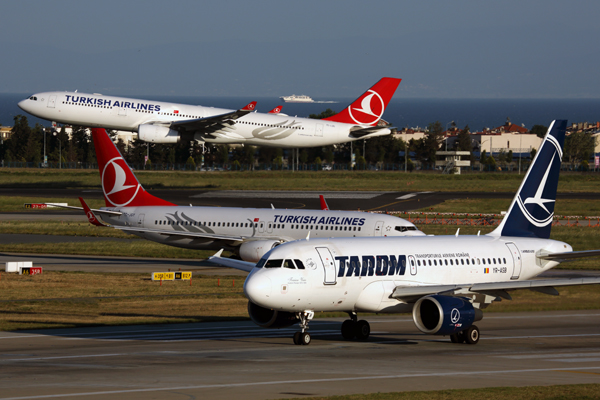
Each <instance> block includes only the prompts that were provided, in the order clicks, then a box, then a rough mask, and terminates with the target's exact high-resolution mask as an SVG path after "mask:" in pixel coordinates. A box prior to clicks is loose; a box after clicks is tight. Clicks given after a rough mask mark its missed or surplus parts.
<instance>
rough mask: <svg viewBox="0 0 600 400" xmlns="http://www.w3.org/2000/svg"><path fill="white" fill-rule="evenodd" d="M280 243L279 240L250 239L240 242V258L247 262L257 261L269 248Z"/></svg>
mask: <svg viewBox="0 0 600 400" xmlns="http://www.w3.org/2000/svg"><path fill="white" fill-rule="evenodd" d="M280 244H281V241H279V240H252V241H250V242H245V243H242V245H241V246H240V248H239V249H238V253H239V255H240V258H241V259H242V260H244V261H248V262H254V263H255V262H258V260H260V259H261V258H262V256H264V255H265V254H266V253H267V252H268V251H269V250H271V249H272V248H275V247H277V246H279V245H280Z"/></svg>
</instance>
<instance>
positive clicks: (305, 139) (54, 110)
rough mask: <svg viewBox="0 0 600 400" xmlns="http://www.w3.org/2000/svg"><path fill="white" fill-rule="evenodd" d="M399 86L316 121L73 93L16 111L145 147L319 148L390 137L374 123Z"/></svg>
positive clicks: (33, 101) (387, 85)
mask: <svg viewBox="0 0 600 400" xmlns="http://www.w3.org/2000/svg"><path fill="white" fill-rule="evenodd" d="M399 84H400V79H396V78H382V79H381V80H380V81H379V82H377V83H376V84H375V85H374V86H373V87H371V88H370V89H369V90H367V91H366V92H365V93H364V94H363V95H362V96H360V97H359V98H358V99H356V100H355V101H354V102H353V103H352V104H350V105H349V106H348V107H347V108H345V109H344V110H342V111H341V112H340V113H338V114H336V115H334V116H331V117H328V118H324V119H321V120H316V119H310V118H298V117H290V116H288V115H285V114H281V113H280V111H281V107H277V108H275V109H273V110H271V111H270V112H269V113H257V112H253V111H255V107H256V102H252V103H250V104H248V105H247V106H245V107H243V108H241V109H239V110H227V109H221V108H213V107H203V106H193V105H188V104H175V103H165V102H160V101H148V100H139V99H129V98H123V97H114V96H104V95H101V94H98V93H94V94H85V93H77V92H44V93H36V94H33V95H31V96H30V97H29V98H27V99H25V100H22V101H20V102H19V107H20V108H21V109H23V110H25V111H27V112H28V113H30V114H32V115H34V116H36V117H38V118H43V119H46V120H49V121H54V122H60V123H64V124H72V125H82V126H86V127H101V128H105V129H116V130H123V131H131V132H137V133H138V138H139V139H140V140H143V141H145V142H150V143H177V142H179V141H180V140H186V141H190V140H197V141H200V142H206V143H217V144H234V143H238V144H239V143H241V144H249V145H256V146H271V147H290V148H296V147H319V146H328V145H332V144H337V143H345V142H351V141H354V140H359V139H365V138H370V137H375V136H382V135H387V134H389V133H391V130H390V129H389V128H388V127H386V126H379V122H380V120H381V117H382V116H383V112H384V111H385V108H386V107H387V105H388V103H389V101H390V99H391V98H392V96H393V95H394V93H395V91H396V89H397V87H398V85H399Z"/></svg>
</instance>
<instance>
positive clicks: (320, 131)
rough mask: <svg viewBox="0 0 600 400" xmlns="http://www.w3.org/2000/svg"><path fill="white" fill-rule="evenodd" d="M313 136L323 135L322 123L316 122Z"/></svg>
mask: <svg viewBox="0 0 600 400" xmlns="http://www.w3.org/2000/svg"><path fill="white" fill-rule="evenodd" d="M315 136H318V137H323V124H317V127H316V129H315Z"/></svg>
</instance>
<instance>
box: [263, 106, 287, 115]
mask: <svg viewBox="0 0 600 400" xmlns="http://www.w3.org/2000/svg"><path fill="white" fill-rule="evenodd" d="M282 108H283V106H277V107H275V108H274V109H272V110H271V111H269V112H268V113H267V114H279V113H280V112H281V109H282Z"/></svg>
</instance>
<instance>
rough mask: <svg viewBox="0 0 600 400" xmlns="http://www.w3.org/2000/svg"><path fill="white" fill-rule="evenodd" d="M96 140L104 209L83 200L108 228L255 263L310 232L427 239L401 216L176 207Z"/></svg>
mask: <svg viewBox="0 0 600 400" xmlns="http://www.w3.org/2000/svg"><path fill="white" fill-rule="evenodd" d="M92 138H93V140H94V146H95V148H96V158H97V160H98V168H99V169H100V178H101V180H102V191H103V192H104V199H105V202H106V207H105V208H104V207H103V208H101V209H99V210H90V209H89V208H88V207H87V205H86V204H85V202H84V201H83V200H82V199H81V198H80V200H81V202H82V205H83V210H85V212H86V214H87V216H88V219H89V220H90V222H91V223H92V224H94V225H99V226H107V225H106V224H109V225H108V226H112V227H113V228H117V229H120V230H122V231H125V232H128V233H132V234H134V235H138V236H140V237H142V238H144V239H148V240H152V241H154V242H158V243H163V244H167V245H170V246H176V247H184V248H189V249H198V250H218V249H221V248H225V249H227V250H230V251H233V252H235V253H237V254H239V256H240V257H241V258H242V259H243V260H246V261H254V262H256V261H258V260H259V259H260V258H261V257H262V256H263V255H264V254H265V253H266V252H267V251H269V250H270V249H271V248H273V247H275V246H277V245H279V244H281V243H283V242H288V241H290V240H296V239H303V238H306V237H307V235H308V234H309V232H310V235H311V236H312V237H319V238H323V237H332V236H339V237H354V236H413V235H424V234H423V232H421V231H419V230H417V228H416V227H415V226H414V225H413V224H412V223H410V222H408V221H406V220H404V219H402V218H397V217H393V216H391V215H385V214H373V213H368V212H358V211H329V210H294V209H291V210H283V209H281V210H280V209H274V208H263V209H260V208H232V207H192V206H188V207H185V206H177V205H175V204H172V203H170V202H168V201H165V200H162V199H159V198H158V197H155V196H153V195H151V194H150V193H148V192H146V191H145V190H144V188H143V187H142V185H141V184H140V182H139V181H138V180H137V178H136V177H135V175H134V174H133V172H132V171H131V169H130V168H129V166H128V165H127V163H126V162H125V160H124V159H123V157H121V154H120V153H119V151H118V150H117V148H116V146H115V145H114V144H113V142H112V141H111V140H110V137H109V136H108V135H107V134H106V131H105V130H104V129H97V128H94V129H92ZM323 203H324V201H323V202H322V204H323ZM325 206H326V204H325ZM67 208H77V209H79V207H67ZM95 214H98V215H100V216H101V218H102V220H103V221H105V223H106V224H104V223H102V222H100V221H99V220H98V218H96V216H95Z"/></svg>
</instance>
